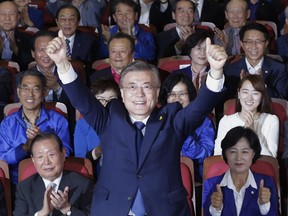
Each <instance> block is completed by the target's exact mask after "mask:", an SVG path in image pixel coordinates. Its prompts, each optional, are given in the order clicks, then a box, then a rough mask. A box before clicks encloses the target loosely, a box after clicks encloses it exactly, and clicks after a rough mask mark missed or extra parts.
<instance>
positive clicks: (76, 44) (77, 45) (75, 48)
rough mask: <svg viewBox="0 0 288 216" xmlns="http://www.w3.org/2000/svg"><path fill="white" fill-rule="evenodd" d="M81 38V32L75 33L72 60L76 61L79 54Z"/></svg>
mask: <svg viewBox="0 0 288 216" xmlns="http://www.w3.org/2000/svg"><path fill="white" fill-rule="evenodd" d="M79 40H80V38H79V32H78V31H76V33H75V39H74V44H73V47H72V53H71V58H72V59H75V58H76V56H75V55H76V54H77V53H79V49H80V46H81V43H80V41H79Z"/></svg>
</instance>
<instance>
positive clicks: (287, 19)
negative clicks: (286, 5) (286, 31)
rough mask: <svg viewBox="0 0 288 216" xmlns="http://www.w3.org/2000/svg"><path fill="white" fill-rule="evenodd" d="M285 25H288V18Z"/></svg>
mask: <svg viewBox="0 0 288 216" xmlns="http://www.w3.org/2000/svg"><path fill="white" fill-rule="evenodd" d="M285 23H286V25H288V17H287V18H286V19H285Z"/></svg>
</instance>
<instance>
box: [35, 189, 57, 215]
mask: <svg viewBox="0 0 288 216" xmlns="http://www.w3.org/2000/svg"><path fill="white" fill-rule="evenodd" d="M52 190H53V187H52V186H48V187H47V188H46V190H45V193H44V199H43V206H42V209H41V210H40V211H39V212H38V214H37V215H39V216H41V215H49V214H50V213H51V212H52V211H53V209H54V206H53V205H52V203H51V199H50V195H51V194H52Z"/></svg>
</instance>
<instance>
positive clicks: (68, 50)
mask: <svg viewBox="0 0 288 216" xmlns="http://www.w3.org/2000/svg"><path fill="white" fill-rule="evenodd" d="M65 41H66V47H67V50H66V55H67V57H71V49H70V40H69V39H66V40H65Z"/></svg>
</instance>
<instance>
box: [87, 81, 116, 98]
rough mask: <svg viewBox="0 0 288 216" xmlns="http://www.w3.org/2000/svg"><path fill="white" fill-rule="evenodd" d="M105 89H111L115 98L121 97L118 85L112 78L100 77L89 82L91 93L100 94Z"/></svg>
mask: <svg viewBox="0 0 288 216" xmlns="http://www.w3.org/2000/svg"><path fill="white" fill-rule="evenodd" d="M107 90H113V91H115V92H116V94H117V98H118V99H119V98H121V93H120V88H119V85H118V84H117V83H116V82H115V80H114V79H112V78H105V77H101V78H98V79H96V80H93V81H92V83H91V92H92V94H93V95H96V94H102V93H103V92H105V91H107Z"/></svg>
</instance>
